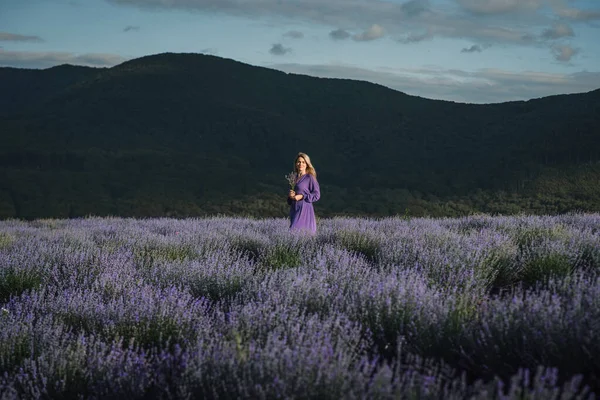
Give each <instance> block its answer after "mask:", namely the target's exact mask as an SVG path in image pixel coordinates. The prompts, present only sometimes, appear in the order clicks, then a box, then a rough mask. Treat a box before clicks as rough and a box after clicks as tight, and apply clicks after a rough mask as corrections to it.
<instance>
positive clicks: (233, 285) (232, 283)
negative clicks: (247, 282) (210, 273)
mask: <svg viewBox="0 0 600 400" xmlns="http://www.w3.org/2000/svg"><path fill="white" fill-rule="evenodd" d="M187 285H188V287H189V290H190V293H191V294H192V295H193V296H194V297H197V298H200V297H206V298H208V299H210V300H213V301H219V300H226V299H231V298H233V296H235V295H236V294H237V293H239V292H241V291H242V289H243V285H244V283H243V282H242V280H241V279H240V278H236V277H231V278H229V277H228V278H217V277H201V278H198V279H194V280H192V281H191V282H188V283H187Z"/></svg>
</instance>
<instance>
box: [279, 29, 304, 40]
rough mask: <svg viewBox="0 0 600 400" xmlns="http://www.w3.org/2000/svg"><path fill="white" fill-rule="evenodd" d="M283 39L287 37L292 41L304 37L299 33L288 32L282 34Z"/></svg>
mask: <svg viewBox="0 0 600 400" xmlns="http://www.w3.org/2000/svg"><path fill="white" fill-rule="evenodd" d="M283 36H285V37H289V38H292V39H302V38H303V37H304V33H302V32H299V31H289V32H286V33H284V34H283Z"/></svg>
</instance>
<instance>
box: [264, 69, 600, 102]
mask: <svg viewBox="0 0 600 400" xmlns="http://www.w3.org/2000/svg"><path fill="white" fill-rule="evenodd" d="M269 67H271V68H275V69H278V70H281V71H285V72H288V73H296V74H304V75H311V76H318V77H323V78H341V79H354V80H360V81H369V82H373V83H377V84H380V85H383V86H387V87H389V88H391V89H394V90H398V91H401V92H404V93H407V94H410V95H415V96H420V97H425V98H430V99H442V100H449V101H457V102H465V103H500V102H505V101H515V100H529V99H533V98H539V97H545V96H551V95H555V94H562V93H565V94H566V93H582V92H588V91H590V90H595V89H598V88H600V72H578V73H574V74H558V73H540V72H532V71H523V72H513V71H506V70H500V69H489V68H488V69H480V70H477V71H475V72H469V71H462V70H454V69H444V68H434V67H428V68H399V69H391V68H386V69H379V70H372V69H366V68H358V67H354V66H350V65H339V64H325V65H301V64H276V65H269Z"/></svg>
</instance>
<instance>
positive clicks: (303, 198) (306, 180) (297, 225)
mask: <svg viewBox="0 0 600 400" xmlns="http://www.w3.org/2000/svg"><path fill="white" fill-rule="evenodd" d="M294 169H295V170H296V174H297V176H298V179H297V180H296V185H295V186H294V189H293V190H290V193H289V195H288V199H287V202H288V204H289V205H290V229H297V230H306V231H309V232H311V233H316V232H317V223H316V221H315V210H314V208H313V204H312V203H314V202H315V201H317V200H319V199H320V198H321V189H320V188H319V182H317V172H316V171H315V169H314V167H313V166H312V164H311V162H310V158H309V157H308V155H306V154H305V153H298V155H297V156H296V161H295V162H294Z"/></svg>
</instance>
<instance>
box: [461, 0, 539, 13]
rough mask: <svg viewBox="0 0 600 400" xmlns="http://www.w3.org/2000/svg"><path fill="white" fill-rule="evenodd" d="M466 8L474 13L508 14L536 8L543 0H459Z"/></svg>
mask: <svg viewBox="0 0 600 400" xmlns="http://www.w3.org/2000/svg"><path fill="white" fill-rule="evenodd" d="M457 2H458V4H459V5H460V6H462V7H463V8H464V9H465V10H467V11H470V12H472V13H474V14H507V13H512V12H516V11H523V10H527V11H530V10H536V9H538V8H540V7H541V6H542V3H543V0H457Z"/></svg>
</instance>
